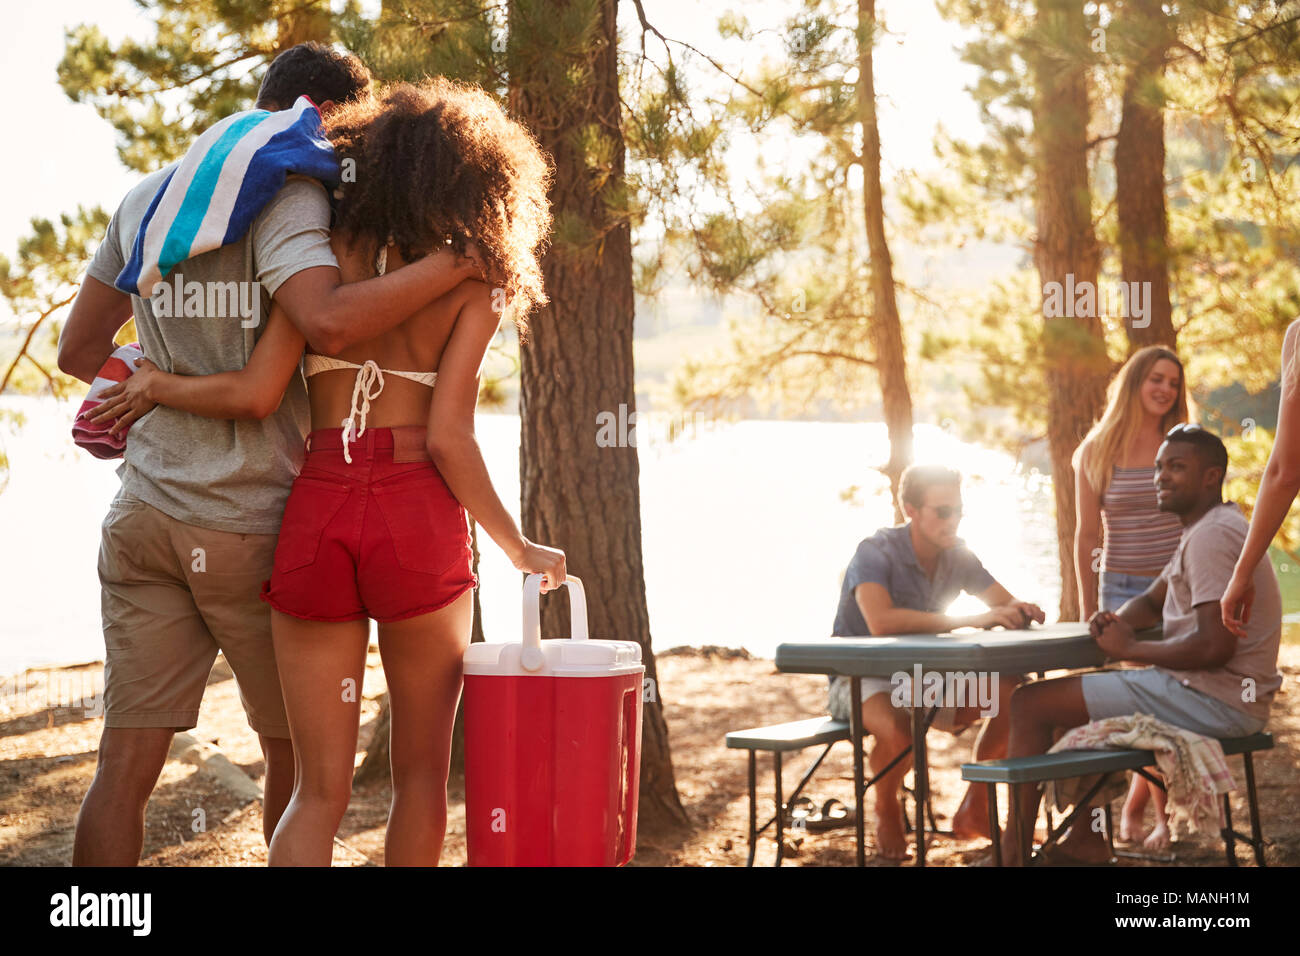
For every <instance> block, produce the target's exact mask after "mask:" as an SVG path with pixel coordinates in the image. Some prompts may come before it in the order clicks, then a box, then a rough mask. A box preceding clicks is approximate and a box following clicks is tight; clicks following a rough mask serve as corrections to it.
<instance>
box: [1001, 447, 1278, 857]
mask: <svg viewBox="0 0 1300 956" xmlns="http://www.w3.org/2000/svg"><path fill="white" fill-rule="evenodd" d="M1227 466H1228V452H1227V449H1226V448H1224V445H1223V442H1221V441H1220V440H1219V439H1218V438H1217V437H1216V436H1215V435H1213V434H1211V433H1210V432H1207V431H1205V430H1204V429H1203V428H1201V427H1200V426H1199V425H1179V426H1177V427H1175V428H1173V429H1172V430H1171V431H1170V432H1169V434H1168V435H1167V436H1166V438H1165V442H1164V444H1163V445H1161V446H1160V450H1159V452H1158V453H1157V457H1156V501H1157V504H1158V506H1159V508H1160V510H1162V511H1168V512H1172V513H1173V514H1176V515H1178V516H1179V518H1180V520H1181V521H1182V523H1183V536H1182V540H1181V541H1180V542H1179V545H1178V550H1177V551H1175V552H1174V556H1173V557H1172V558H1171V559H1170V561H1169V563H1168V564H1167V565H1166V566H1165V569H1164V571H1163V572H1161V575H1160V577H1159V578H1157V579H1156V580H1155V582H1154V583H1153V584H1152V585H1151V587H1150V588H1148V589H1147V591H1146V592H1145V593H1143V594H1140V595H1138V596H1137V597H1135V598H1133V599H1132V600H1130V601H1129V602H1128V603H1126V604H1125V605H1124V606H1123V607H1121V608H1120V609H1119V611H1118V612H1116V613H1111V612H1109V611H1101V612H1098V613H1097V614H1095V615H1093V617H1092V620H1091V622H1090V625H1091V628H1092V633H1093V636H1094V638H1095V639H1096V641H1097V645H1098V646H1099V647H1100V648H1101V649H1102V650H1103V651H1104V652H1105V653H1106V656H1107V657H1109V658H1111V659H1113V660H1116V661H1131V662H1133V663H1137V664H1148V665H1152V666H1149V667H1144V668H1137V669H1130V670H1114V671H1100V672H1096V673H1089V674H1082V675H1078V676H1074V677H1063V678H1058V679H1055V680H1046V681H1038V682H1036V683H1033V684H1028V685H1024V686H1022V687H1020V688H1018V689H1017V690H1016V692H1015V694H1014V695H1013V696H1012V699H1011V733H1010V740H1009V742H1008V746H1007V752H1008V756H1010V757H1023V756H1028V755H1030V754H1041V753H1046V752H1047V749H1048V748H1049V747H1050V746H1051V744H1052V739H1053V733H1054V731H1056V730H1068V729H1070V728H1072V727H1078V726H1080V725H1082V724H1086V723H1088V722H1090V721H1093V720H1101V719H1103V718H1105V717H1119V716H1127V715H1129V714H1134V713H1144V714H1150V715H1152V716H1153V717H1155V718H1157V719H1158V720H1163V721H1165V722H1167V723H1170V724H1173V725H1174V726H1176V727H1182V728H1184V729H1186V730H1191V731H1193V732H1195V733H1198V734H1204V735H1205V736H1208V737H1216V738H1226V737H1241V736H1246V735H1248V734H1253V733H1258V732H1259V731H1260V730H1262V729H1263V728H1264V725H1265V723H1266V721H1267V720H1268V712H1269V706H1270V705H1271V703H1272V701H1273V697H1274V695H1275V694H1276V693H1277V691H1278V688H1280V687H1281V686H1282V675H1281V674H1280V673H1279V672H1278V669H1277V655H1278V645H1279V643H1280V640H1281V633H1282V597H1281V593H1280V591H1279V589H1278V584H1277V576H1276V575H1275V574H1274V573H1273V567H1272V565H1270V564H1269V562H1268V561H1267V560H1264V561H1261V562H1260V563H1259V565H1258V566H1257V567H1256V568H1255V572H1254V578H1253V582H1252V583H1253V584H1254V588H1255V602H1254V605H1253V607H1252V610H1251V616H1250V622H1249V624H1248V626H1247V628H1246V634H1245V636H1244V637H1242V638H1240V639H1239V638H1237V636H1236V635H1234V634H1233V633H1232V632H1231V631H1229V630H1228V629H1227V628H1225V627H1224V626H1223V619H1222V614H1221V613H1220V608H1219V599H1220V598H1221V597H1222V596H1223V593H1224V590H1225V589H1226V588H1227V584H1228V581H1229V579H1230V578H1231V577H1232V571H1233V567H1234V566H1235V564H1236V561H1237V557H1238V555H1240V553H1241V549H1242V545H1243V543H1244V542H1245V539H1246V530H1247V524H1246V519H1245V517H1244V516H1243V515H1242V513H1241V509H1240V508H1238V507H1237V505H1235V504H1233V503H1231V502H1224V500H1223V478H1224V474H1225V472H1226V471H1227ZM1162 618H1163V625H1164V626H1163V636H1162V639H1161V640H1159V641H1139V640H1137V637H1136V632H1137V631H1139V630H1141V629H1142V628H1145V627H1149V626H1151V625H1154V624H1158V623H1161V621H1162ZM1022 786H1023V788H1024V789H1023V790H1022V793H1021V808H1022V814H1023V820H1024V830H1025V832H1026V833H1032V832H1033V826H1034V820H1035V818H1036V817H1037V815H1038V793H1037V789H1036V785H1033V784H1025V785H1022ZM1081 819H1086V816H1085V817H1081ZM1015 841H1016V837H1015V827H1014V826H1013V825H1008V827H1007V832H1006V833H1005V834H1004V835H1003V841H1002V849H1003V860H1004V861H1005V862H1008V863H1014V862H1016V861H1018V860H1019V858H1020V853H1019V849H1018V848H1017V847H1016V843H1015ZM1059 849H1060V850H1061V856H1062V858H1063V862H1067V861H1072V862H1079V863H1090V862H1097V861H1100V860H1104V859H1106V858H1107V857H1108V856H1109V849H1108V848H1107V846H1106V843H1105V841H1104V840H1103V838H1102V835H1101V834H1100V833H1097V832H1095V831H1093V830H1092V829H1091V828H1090V827H1087V826H1079V827H1072V828H1071V830H1070V833H1069V835H1068V836H1067V837H1066V839H1065V840H1064V841H1063V842H1062V843H1061V846H1060V848H1059Z"/></svg>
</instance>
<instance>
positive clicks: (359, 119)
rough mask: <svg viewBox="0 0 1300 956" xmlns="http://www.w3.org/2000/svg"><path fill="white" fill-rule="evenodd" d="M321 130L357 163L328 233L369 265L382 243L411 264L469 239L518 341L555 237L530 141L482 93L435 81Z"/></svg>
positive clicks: (541, 295)
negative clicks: (343, 234) (544, 254)
mask: <svg viewBox="0 0 1300 956" xmlns="http://www.w3.org/2000/svg"><path fill="white" fill-rule="evenodd" d="M325 125H326V135H327V136H328V137H329V139H330V141H331V142H332V143H333V144H334V149H335V152H336V153H337V154H338V157H339V159H340V161H344V162H345V163H346V160H348V159H351V160H353V161H354V162H355V164H356V165H355V181H354V182H348V181H345V182H343V183H342V184H341V187H340V188H341V192H340V194H339V196H340V199H339V204H338V209H337V216H336V218H335V223H334V225H335V227H336V228H342V229H345V230H347V231H348V232H349V233H351V235H352V236H353V237H354V238H355V240H357V241H358V242H359V244H360V248H361V249H362V250H363V251H364V252H366V253H367V254H368V255H369V256H370V257H371V258H373V257H374V256H375V254H376V253H377V252H378V250H379V247H380V246H381V245H383V244H385V243H386V242H392V243H393V244H395V245H396V247H397V249H398V251H399V252H400V253H401V254H402V258H403V259H406V260H407V261H410V260H412V259H415V258H418V257H420V256H422V255H425V254H427V253H429V252H432V251H434V250H435V249H437V248H438V247H439V246H441V245H450V247H451V248H452V249H454V250H455V251H456V253H458V254H460V255H464V254H465V251H466V245H467V243H468V242H469V241H471V240H472V241H473V242H474V243H475V244H476V245H477V246H478V248H479V250H480V251H481V253H482V256H483V259H484V263H485V265H486V266H487V269H488V273H489V274H488V276H487V278H488V281H489V283H490V284H491V285H494V286H497V287H499V288H502V289H503V290H504V292H505V295H506V298H507V301H508V302H509V305H510V312H511V317H512V318H513V319H514V321H515V325H516V327H517V328H518V330H519V335H520V339H521V341H522V340H523V339H524V338H525V337H526V335H527V331H528V326H527V323H526V321H525V320H526V317H527V315H528V313H529V311H530V310H531V309H533V308H535V307H537V306H541V305H545V304H546V302H547V297H546V293H545V290H544V289H543V284H542V271H541V265H540V263H539V256H540V254H541V251H542V249H543V247H544V245H545V242H546V239H547V236H548V235H549V233H550V228H551V209H550V202H549V200H548V199H547V192H548V190H549V188H550V184H551V176H552V166H551V162H550V160H549V157H548V156H547V155H546V153H545V152H543V150H542V149H541V147H539V146H538V145H537V142H536V141H535V140H534V139H533V137H532V136H531V135H530V134H529V132H528V131H527V130H526V129H524V127H522V126H521V125H519V124H518V123H517V122H515V121H514V120H512V119H510V117H508V116H507V115H506V114H505V112H504V110H502V108H501V106H500V105H499V104H498V103H497V101H496V100H495V99H493V98H492V97H491V96H490V95H489V94H488V93H486V92H485V91H484V90H482V89H481V88H479V87H477V86H470V85H468V84H464V83H459V82H455V81H452V80H448V79H446V78H442V77H438V78H435V79H428V80H425V81H423V82H421V83H397V84H394V85H391V86H388V87H385V88H383V89H382V90H379V91H378V92H376V93H375V94H374V95H372V96H369V97H366V98H363V99H361V100H359V101H357V102H355V103H351V104H348V105H346V106H344V107H343V108H342V109H340V110H339V111H337V112H336V113H335V114H334V115H332V116H331V117H330V118H329V119H328V120H327V121H326V124H325ZM346 168H347V167H346V164H345V170H346ZM349 178H351V177H348V176H347V175H345V176H344V179H345V180H347V179H349Z"/></svg>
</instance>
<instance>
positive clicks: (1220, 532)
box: [1161, 502, 1282, 720]
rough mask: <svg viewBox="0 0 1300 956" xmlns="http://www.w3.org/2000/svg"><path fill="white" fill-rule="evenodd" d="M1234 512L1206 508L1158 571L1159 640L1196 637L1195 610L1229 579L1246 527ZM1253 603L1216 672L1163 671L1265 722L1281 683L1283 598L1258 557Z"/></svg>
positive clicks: (1274, 577)
mask: <svg viewBox="0 0 1300 956" xmlns="http://www.w3.org/2000/svg"><path fill="white" fill-rule="evenodd" d="M1249 527H1250V526H1249V525H1248V524H1247V522H1246V517H1245V515H1243V514H1242V513H1241V509H1240V508H1239V507H1237V505H1235V504H1233V503H1232V502H1224V503H1223V504H1221V505H1217V506H1216V507H1214V508H1211V509H1210V510H1209V511H1207V512H1206V513H1205V514H1204V515H1202V516H1201V518H1200V520H1198V521H1197V522H1196V523H1195V524H1193V525H1192V526H1191V527H1189V528H1186V529H1185V530H1184V531H1183V537H1182V540H1181V541H1180V542H1179V543H1178V550H1177V551H1175V552H1174V556H1173V557H1172V558H1170V560H1169V563H1168V564H1167V565H1165V569H1164V571H1162V572H1161V577H1163V578H1164V579H1165V580H1166V582H1168V589H1167V590H1166V591H1165V606H1164V615H1163V616H1164V637H1165V639H1166V640H1170V639H1173V638H1180V637H1186V636H1188V635H1189V634H1194V633H1195V632H1196V605H1198V604H1205V603H1207V602H1209V601H1218V600H1219V599H1220V598H1222V597H1223V592H1224V591H1225V590H1226V589H1227V587H1228V581H1229V580H1230V579H1231V578H1232V569H1233V568H1234V567H1235V566H1236V564H1237V558H1238V557H1239V556H1240V555H1241V549H1242V547H1243V546H1244V545H1245V543H1246V532H1247V530H1248V529H1249ZM1251 582H1252V583H1253V584H1254V585H1255V600H1254V603H1252V604H1251V608H1250V621H1249V622H1248V623H1247V624H1246V636H1245V637H1244V638H1240V639H1238V641H1237V646H1236V648H1235V650H1234V651H1233V654H1232V657H1231V658H1229V660H1228V661H1227V662H1226V663H1225V664H1223V665H1222V666H1220V667H1212V668H1206V669H1204V670H1194V671H1193V670H1173V669H1171V668H1163V670H1166V671H1168V672H1169V673H1170V674H1171V675H1172V676H1173V677H1174V678H1175V679H1177V680H1178V681H1179V682H1181V683H1182V684H1183V686H1185V687H1193V688H1195V689H1196V690H1199V691H1201V692H1202V693H1204V694H1209V695H1210V696H1211V697H1215V698H1217V699H1219V700H1221V701H1223V702H1224V703H1225V704H1228V705H1230V706H1232V707H1235V708H1236V709H1237V710H1241V711H1245V712H1246V713H1247V714H1250V715H1251V716H1252V717H1255V718H1257V719H1259V720H1268V711H1269V705H1270V704H1271V703H1272V701H1273V695H1274V694H1276V693H1277V690H1278V688H1279V687H1281V686H1282V675H1281V674H1280V673H1278V669H1277V652H1278V644H1279V643H1280V641H1281V636H1282V594H1281V591H1280V590H1279V589H1278V584H1277V575H1276V574H1274V573H1273V565H1272V564H1271V563H1270V562H1269V560H1268V558H1267V557H1265V558H1264V559H1263V560H1262V561H1260V562H1259V565H1258V566H1257V567H1256V568H1255V574H1254V576H1253V577H1252V578H1251Z"/></svg>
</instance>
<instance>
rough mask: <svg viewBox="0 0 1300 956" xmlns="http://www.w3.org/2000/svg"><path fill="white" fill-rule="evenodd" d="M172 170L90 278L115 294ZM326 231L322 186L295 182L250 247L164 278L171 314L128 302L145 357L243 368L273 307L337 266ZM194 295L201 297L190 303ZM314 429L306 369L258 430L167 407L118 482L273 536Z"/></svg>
mask: <svg viewBox="0 0 1300 956" xmlns="http://www.w3.org/2000/svg"><path fill="white" fill-rule="evenodd" d="M170 171H171V167H167V168H166V169H162V170H160V171H159V172H156V173H153V174H152V175H150V176H148V177H146V178H145V179H144V180H142V181H141V182H140V183H139V184H138V185H137V186H136V187H135V188H134V189H132V190H131V191H130V192H129V193H128V194H127V196H126V198H125V199H123V200H122V204H121V205H120V206H119V207H118V209H117V212H116V213H114V215H113V220H112V222H110V223H109V226H108V232H107V234H106V235H105V236H104V241H103V242H101V243H100V244H99V248H98V249H97V250H96V251H95V257H94V259H93V260H92V262H91V264H90V268H89V274H90V275H91V276H93V277H94V278H96V279H98V280H99V281H100V282H103V283H105V284H107V285H113V283H114V281H115V280H116V279H117V276H118V273H120V272H121V271H122V267H123V265H125V263H126V261H127V259H128V258H129V257H130V255H131V245H132V243H133V242H134V241H135V234H136V231H137V229H138V227H139V225H140V221H141V220H142V219H143V218H144V214H145V211H146V210H147V209H148V207H149V203H150V202H151V201H152V200H153V197H154V194H155V193H156V192H157V191H158V188H159V187H160V186H161V185H162V182H163V180H164V179H165V178H166V176H167V174H168V173H169V172H170ZM329 225H330V209H329V200H328V198H327V197H326V195H325V190H324V188H323V187H322V186H321V184H320V183H319V182H317V181H316V180H314V179H307V178H305V177H290V178H289V179H288V180H287V181H286V182H285V184H284V186H283V187H282V188H281V189H280V191H279V192H277V193H276V194H275V196H274V197H272V199H271V201H270V202H269V203H268V204H267V205H266V208H265V209H263V210H262V212H261V213H260V214H259V215H258V216H257V218H256V219H255V220H254V221H253V225H252V226H251V227H250V228H249V230H248V232H247V233H246V234H245V235H244V237H243V238H242V239H239V240H237V241H235V242H232V243H230V244H228V245H225V246H222V247H221V248H220V249H214V250H212V251H211V252H205V253H203V254H202V255H198V256H194V257H193V258H191V259H186V260H185V261H184V262H181V263H179V264H178V265H177V266H176V268H175V269H173V270H172V272H171V273H170V274H168V276H167V277H166V278H165V279H163V280H162V281H163V284H166V285H171V286H173V288H174V287H175V283H176V280H177V276H178V275H179V276H180V282H181V291H182V293H185V294H184V295H183V296H182V297H181V300H177V301H173V302H172V305H171V306H170V307H168V306H166V305H164V304H163V302H164V300H163V299H162V298H158V299H153V298H149V299H145V298H141V297H140V296H135V295H133V296H132V297H131V305H132V307H133V309H134V311H135V325H136V331H137V333H138V336H139V340H140V346H141V347H142V348H143V349H144V354H145V356H146V357H148V358H149V359H151V360H152V361H153V362H155V363H156V364H157V365H158V367H159V368H161V369H162V370H163V371H166V372H176V373H178V374H181V375H210V374H212V373H214V372H230V371H235V370H237V369H241V368H243V367H244V365H245V364H246V363H247V362H248V358H249V356H250V355H252V353H253V346H255V345H256V344H257V340H258V339H259V338H260V337H261V335H262V333H263V331H265V329H266V325H267V321H266V320H267V317H268V316H269V315H270V313H271V297H272V296H273V295H275V293H276V291H277V290H278V289H279V288H280V286H281V284H283V283H284V282H285V281H286V280H287V279H289V278H290V277H291V276H293V275H294V274H295V273H297V272H300V271H302V270H303V269H310V268H312V267H313V266H333V267H334V268H338V261H337V260H336V259H335V258H334V253H333V252H332V251H331V250H330V244H329ZM192 283H198V285H197V286H194V285H192ZM186 290H194V291H201V292H202V293H203V294H202V295H199V296H195V297H190V296H189V295H188V293H187V292H186ZM150 291H156V290H150ZM228 293H234V298H233V299H232V298H229V297H228ZM180 301H184V303H185V304H184V307H182V306H181V305H180ZM254 301H256V302H257V303H258V305H257V307H256V311H255V309H254V306H253V303H254ZM232 303H237V304H238V306H239V307H238V308H236V307H235V306H234V305H232ZM244 304H246V305H247V306H248V308H247V309H246V310H245V309H244V308H243V305H244ZM159 311H161V312H164V313H165V314H163V315H158V314H156V313H157V312H159ZM245 311H246V312H247V316H245V315H244V314H243V313H244V312H245ZM254 316H255V317H256V319H257V322H256V325H255V326H254V325H253V321H254ZM245 326H248V327H245ZM310 426H311V412H310V406H309V405H308V402H307V383H306V380H305V379H304V378H303V375H302V371H301V369H300V370H299V372H298V373H297V374H296V375H294V377H293V379H292V380H291V381H290V383H289V387H288V389H287V390H286V391H285V394H284V399H283V401H281V403H280V407H279V408H278V409H276V410H275V411H274V412H272V413H271V415H269V416H268V417H267V418H265V419H263V420H261V421H258V420H256V419H248V420H241V421H231V420H217V419H212V418H200V417H199V416H197V415H191V414H189V413H188V412H182V411H179V410H177V409H174V408H167V407H165V406H163V405H159V406H158V407H156V408H155V409H153V410H152V411H151V412H149V414H147V415H145V416H144V417H143V418H141V419H139V420H138V421H136V422H135V423H134V424H132V426H131V428H130V431H128V432H127V441H126V456H125V462H124V463H123V465H122V466H121V467H120V468H119V469H118V472H117V473H118V476H119V477H120V478H121V480H122V491H123V493H124V494H128V495H131V496H133V497H136V498H139V499H140V500H142V501H144V502H146V503H148V504H151V505H153V506H154V507H155V508H157V509H158V510H159V511H162V512H163V513H165V514H168V515H170V516H171V517H173V518H175V519H176V520H178V521H183V522H185V523H186V524H193V525H198V526H199V527H201V528H214V529H216V530H218V531H235V532H239V533H241V534H276V533H278V532H279V530H280V517H281V515H282V514H283V513H284V505H285V501H286V499H287V498H288V496H289V488H290V486H291V485H292V484H293V480H294V478H295V477H296V476H297V474H298V471H299V469H300V468H301V465H302V458H303V440H304V439H305V438H306V436H307V432H308V430H309V428H310Z"/></svg>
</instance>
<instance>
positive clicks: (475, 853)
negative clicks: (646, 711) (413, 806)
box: [465, 574, 645, 866]
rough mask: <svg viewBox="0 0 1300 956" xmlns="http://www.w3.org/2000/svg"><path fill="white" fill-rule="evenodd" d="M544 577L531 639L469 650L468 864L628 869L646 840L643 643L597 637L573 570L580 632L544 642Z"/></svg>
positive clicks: (529, 592) (527, 617) (530, 587)
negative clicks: (640, 802) (642, 829)
mask: <svg viewBox="0 0 1300 956" xmlns="http://www.w3.org/2000/svg"><path fill="white" fill-rule="evenodd" d="M541 582H542V576H541V575H540V574H530V575H529V576H528V578H527V580H526V581H525V582H524V629H523V630H524V633H523V641H522V642H521V643H518V644H471V645H470V646H469V649H468V650H467V651H466V652H465V826H466V840H467V843H468V853H469V864H470V866H622V865H623V864H624V863H626V862H627V861H628V860H630V859H632V853H633V851H634V849H635V846H636V806H637V787H638V784H639V781H640V767H641V688H642V682H643V679H644V675H645V666H644V665H643V664H642V663H641V647H640V645H638V644H637V643H636V642H635V641H598V640H591V639H589V638H588V637H587V601H586V596H585V595H584V593H583V590H582V582H581V581H580V580H578V579H577V578H575V577H573V576H572V575H569V577H568V580H566V581H565V582H564V583H565V585H567V586H568V588H569V609H570V616H571V618H572V627H573V633H572V636H571V637H570V639H569V640H549V641H543V640H541V629H540V627H539V625H538V607H537V605H538V600H539V597H540V594H541Z"/></svg>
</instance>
